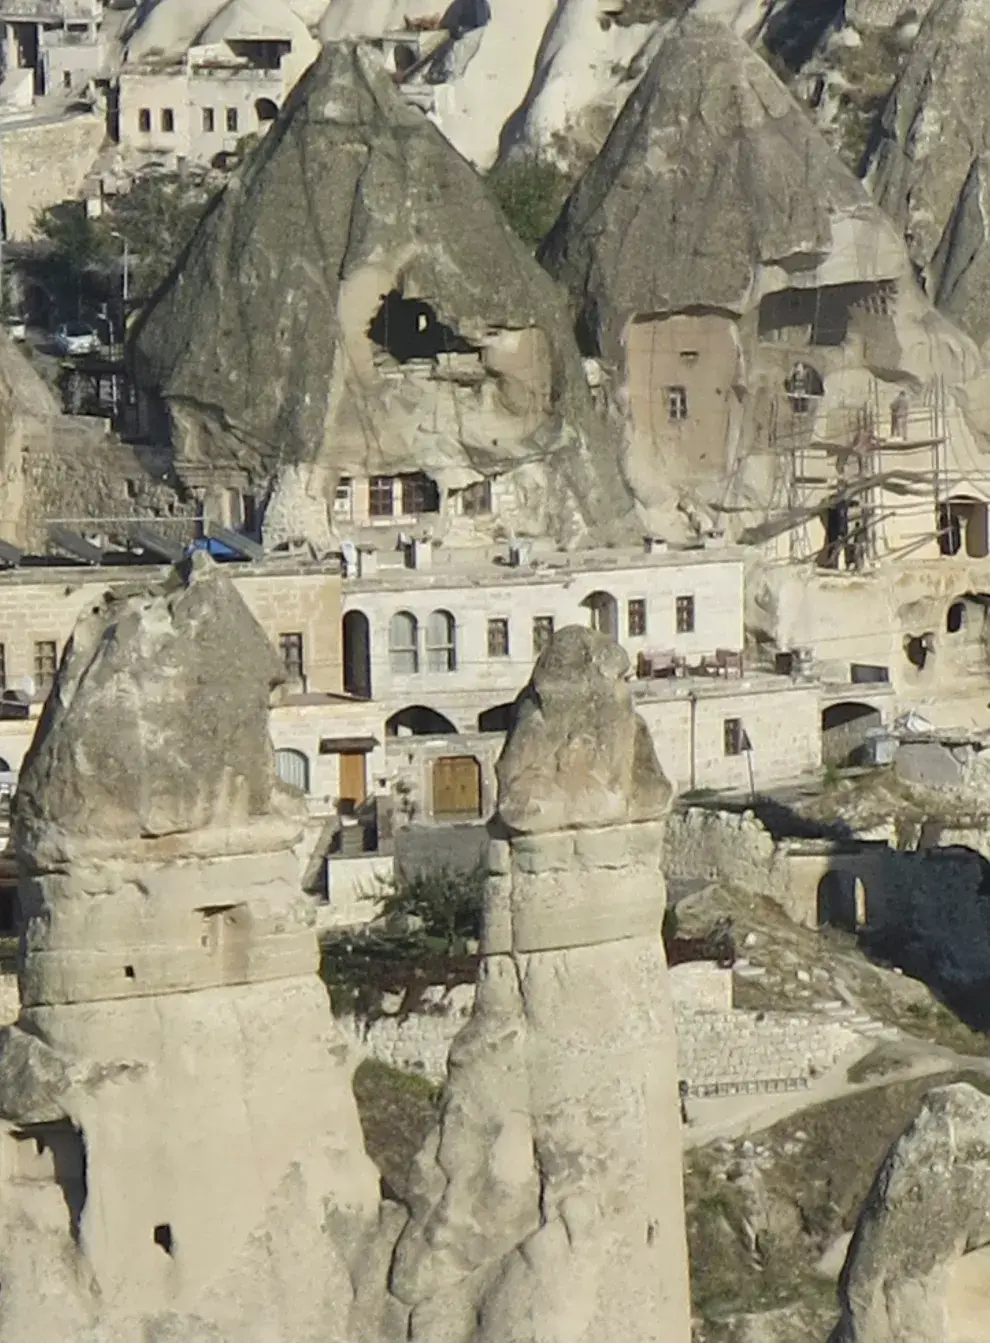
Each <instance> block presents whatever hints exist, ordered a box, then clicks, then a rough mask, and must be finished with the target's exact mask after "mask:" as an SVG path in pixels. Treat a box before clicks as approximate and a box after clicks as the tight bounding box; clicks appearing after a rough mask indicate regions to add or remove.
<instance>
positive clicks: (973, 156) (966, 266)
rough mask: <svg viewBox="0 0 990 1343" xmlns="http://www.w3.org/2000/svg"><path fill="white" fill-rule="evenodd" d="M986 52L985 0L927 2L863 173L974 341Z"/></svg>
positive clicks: (982, 332) (984, 169)
mask: <svg viewBox="0 0 990 1343" xmlns="http://www.w3.org/2000/svg"><path fill="white" fill-rule="evenodd" d="M988 60H990V10H988V9H987V6H986V4H985V3H984V0H938V3H936V4H934V5H932V7H931V8H930V10H929V11H928V13H927V15H926V17H925V20H924V22H923V23H922V25H921V28H920V30H919V32H918V35H917V37H916V38H915V41H914V45H913V48H912V50H911V53H910V56H909V58H908V60H907V61H906V63H905V65H904V68H903V70H902V71H901V74H900V76H899V78H898V80H897V83H896V85H895V87H894V91H893V93H892V95H891V97H890V99H889V101H888V103H887V106H886V108H885V110H884V114H883V120H882V125H881V129H880V135H879V138H878V142H877V145H876V148H875V150H874V152H873V154H872V157H871V162H870V167H869V173H868V180H869V181H870V183H871V185H872V187H873V191H874V194H875V195H876V198H877V200H878V201H879V202H880V204H881V205H882V206H883V208H884V209H885V210H886V211H887V212H888V214H890V216H891V218H893V219H894V220H895V221H896V222H897V224H898V225H899V226H900V227H901V228H902V229H903V230H904V235H905V237H906V238H907V241H908V246H909V248H910V252H911V257H912V260H913V261H914V262H915V264H916V265H917V266H918V268H919V270H920V271H921V273H922V275H923V276H924V277H925V282H926V286H927V290H928V293H929V295H930V296H931V297H932V299H933V300H934V301H935V303H936V304H937V305H938V307H939V308H941V309H942V310H943V311H944V312H946V313H947V314H949V315H950V316H951V317H952V318H953V319H954V320H955V321H957V322H959V324H960V325H961V326H962V327H963V328H964V329H965V330H966V331H968V332H969V334H970V335H972V336H973V337H974V339H976V340H977V341H979V342H980V343H982V342H984V341H985V340H986V339H987V336H988V335H990V317H988V315H987V303H986V298H987V294H988V292H990V260H988V253H987V244H988V232H987V226H986V222H985V221H986V217H987V216H986V206H987V173H988V166H990V157H988V156H990V112H988V110H987V106H986V98H985V92H984V82H985V77H986V73H985V72H986V68H987V62H988Z"/></svg>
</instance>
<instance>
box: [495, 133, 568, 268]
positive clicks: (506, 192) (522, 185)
mask: <svg viewBox="0 0 990 1343" xmlns="http://www.w3.org/2000/svg"><path fill="white" fill-rule="evenodd" d="M487 180H488V185H489V187H490V188H491V191H492V194H493V195H494V197H495V199H496V200H497V201H498V203H499V205H500V206H501V207H502V213H503V214H504V215H505V217H506V219H507V220H508V221H509V223H510V224H511V225H512V227H513V229H514V230H515V232H516V233H518V235H519V237H520V238H522V240H523V242H524V243H528V244H529V246H530V247H532V248H533V249H534V251H535V250H536V248H537V247H538V246H539V245H540V243H541V242H542V241H543V239H544V238H545V237H546V235H547V234H548V233H549V232H550V230H551V228H552V227H553V225H554V223H555V221H556V219H557V216H558V215H559V214H560V210H561V206H562V205H563V204H564V201H565V200H566V199H567V194H568V192H569V191H570V187H571V183H570V180H569V178H568V177H567V175H566V174H565V173H564V172H562V171H561V169H560V168H558V167H557V166H556V164H554V163H551V162H549V160H547V159H541V158H539V157H538V156H537V155H535V154H527V155H523V156H520V157H519V158H515V159H511V160H510V161H509V162H508V163H504V164H500V165H498V166H497V167H495V168H493V169H492V170H491V172H490V173H489V174H488V179H487Z"/></svg>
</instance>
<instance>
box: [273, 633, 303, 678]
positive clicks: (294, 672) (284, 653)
mask: <svg viewBox="0 0 990 1343" xmlns="http://www.w3.org/2000/svg"><path fill="white" fill-rule="evenodd" d="M278 651H279V653H280V654H281V657H282V665H283V667H284V668H285V673H286V675H287V676H288V678H289V680H290V681H301V680H302V679H303V637H302V635H301V634H280V635H279V636H278Z"/></svg>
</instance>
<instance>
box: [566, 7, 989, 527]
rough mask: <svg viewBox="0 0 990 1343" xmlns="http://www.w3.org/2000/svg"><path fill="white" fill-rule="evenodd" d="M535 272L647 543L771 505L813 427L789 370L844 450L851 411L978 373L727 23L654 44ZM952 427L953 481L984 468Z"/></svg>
mask: <svg viewBox="0 0 990 1343" xmlns="http://www.w3.org/2000/svg"><path fill="white" fill-rule="evenodd" d="M540 260H541V261H542V263H543V264H544V265H545V266H546V267H547V269H548V270H549V271H550V273H551V274H552V275H554V276H555V277H557V278H558V279H560V280H561V281H562V282H563V283H564V284H565V285H566V287H567V289H568V290H569V292H570V294H571V299H572V305H573V310H574V314H575V319H576V322H577V327H578V330H579V331H580V332H581V335H582V339H583V341H584V342H585V344H586V350H585V352H586V353H587V354H589V355H592V354H594V355H598V356H599V357H600V358H601V360H602V361H603V363H604V365H605V369H606V372H607V373H608V375H609V377H610V378H611V381H612V390H613V396H614V399H615V401H616V402H617V404H618V405H619V407H620V408H621V409H622V411H623V412H624V415H625V417H626V435H627V448H626V456H625V474H626V477H627V479H628V480H629V481H630V484H631V486H632V488H633V491H634V493H635V494H636V497H637V500H638V501H639V502H640V504H641V505H642V506H643V507H644V508H645V509H649V510H651V521H652V522H653V525H655V526H656V527H657V528H658V529H659V534H661V535H676V528H677V526H678V523H677V512H678V510H679V511H681V512H683V511H685V510H686V509H692V510H694V511H695V512H697V513H698V514H699V515H700V517H701V518H702V519H704V518H706V517H707V518H708V519H709V525H713V524H714V523H716V522H717V523H718V525H720V526H724V525H729V526H733V527H736V528H738V529H739V530H740V531H743V530H744V526H743V523H744V520H745V519H748V520H749V522H752V521H753V520H754V519H755V520H761V519H762V518H763V517H765V516H766V515H767V513H768V512H769V511H770V510H771V509H772V508H773V507H774V506H775V505H774V500H775V498H776V500H777V503H776V507H777V508H779V507H780V506H781V505H780V493H779V491H780V488H781V485H780V473H779V470H778V468H779V467H780V466H781V464H782V459H781V457H780V450H779V445H780V443H787V442H791V441H794V437H795V435H797V434H800V433H803V432H807V428H808V423H809V422H808V419H807V417H808V414H809V413H810V412H811V410H812V403H811V402H810V401H806V402H804V403H803V409H800V410H799V409H795V404H796V403H795V401H792V400H791V399H790V398H789V396H788V394H787V393H788V388H789V387H790V386H791V385H792V384H791V383H790V382H789V379H791V377H792V376H793V374H794V372H795V369H796V367H797V364H798V361H801V362H802V364H803V367H804V373H803V374H802V376H805V375H806V374H807V373H808V370H809V368H810V370H812V372H813V375H814V378H815V388H814V397H815V400H814V411H815V413H816V414H817V415H818V417H819V418H818V421H817V427H818V432H819V433H820V434H821V433H824V434H826V435H839V436H840V437H841V438H843V439H844V438H845V436H846V435H847V433H848V424H847V422H848V420H849V417H850V414H851V413H852V412H851V410H850V408H851V407H857V406H867V405H869V404H871V403H872V402H873V401H874V399H877V400H879V402H880V405H881V406H883V407H884V409H885V410H886V403H887V401H889V400H892V399H893V398H894V397H895V396H896V394H897V392H898V390H899V388H900V387H904V386H906V387H907V388H908V389H909V390H910V392H911V394H912V395H914V396H916V397H917V398H918V399H919V400H920V399H921V398H922V397H923V396H924V395H925V394H926V392H925V388H926V387H927V386H928V384H929V383H931V382H932V381H933V380H934V379H936V378H940V379H944V380H945V382H946V384H947V385H948V386H949V388H950V389H952V388H954V387H956V386H958V384H960V383H962V382H964V381H965V380H966V379H972V378H975V377H977V376H978V375H979V373H980V371H981V364H980V359H979V356H978V352H977V350H976V349H975V347H974V346H973V345H972V343H971V342H970V341H969V340H968V339H966V338H965V337H964V336H963V335H962V334H961V333H960V332H958V331H957V330H956V329H955V328H953V327H952V326H951V324H950V323H949V322H947V321H945V320H944V319H940V318H939V316H938V315H937V314H936V313H935V312H934V311H933V310H932V308H931V306H930V304H929V303H928V302H927V301H926V299H925V298H924V295H923V294H921V292H920V291H919V289H918V286H917V284H916V281H915V279H914V276H913V273H912V270H911V266H910V262H909V259H908V257H907V254H906V250H905V247H904V243H903V240H902V239H901V237H900V236H899V234H898V233H897V230H896V229H895V228H894V226H893V225H892V223H891V221H890V220H889V219H888V218H887V216H886V215H885V214H884V213H883V211H882V210H880V209H879V207H878V206H877V205H876V204H875V202H873V201H872V200H871V198H870V197H869V195H868V194H867V192H866V191H865V189H864V187H863V185H862V184H861V183H860V182H858V181H857V180H856V179H855V178H854V177H853V175H852V174H851V173H850V172H849V171H848V170H847V169H846V168H845V167H844V166H843V165H842V164H841V163H840V161H839V160H838V159H837V158H836V156H835V155H834V154H833V152H832V151H831V149H830V148H829V146H828V145H827V144H826V142H825V140H824V139H823V138H822V136H821V135H820V134H819V133H818V131H817V130H816V129H815V128H814V126H813V125H812V123H811V121H810V120H809V118H808V117H807V116H806V115H805V113H804V112H803V111H802V110H801V109H800V108H799V107H798V105H797V104H796V103H795V101H794V99H793V98H792V97H791V95H790V94H789V93H788V91H787V90H786V89H785V88H784V86H783V85H782V84H781V83H780V81H779V80H778V79H777V77H776V76H775V75H774V74H773V72H772V71H771V70H770V68H769V67H768V66H767V65H766V63H765V62H764V61H763V60H762V59H761V58H760V57H758V56H757V55H755V54H754V53H753V52H752V51H751V50H750V49H749V48H748V47H747V45H746V44H745V42H744V41H743V40H742V39H741V38H739V37H737V36H736V35H734V34H733V33H732V32H731V31H730V30H729V29H728V28H727V27H725V26H724V25H722V24H718V23H712V22H706V21H703V20H700V19H696V18H687V19H684V20H682V21H681V22H679V23H678V24H675V25H672V26H670V27H669V28H668V29H667V30H666V31H665V32H664V34H663V37H662V40H661V42H660V45H659V49H658V51H657V54H656V56H655V58H654V60H653V63H652V65H651V66H650V68H649V70H648V71H647V73H646V74H645V75H644V76H643V79H642V80H641V82H640V84H639V86H638V87H637V89H636V90H635V92H634V93H633V94H632V95H631V96H630V98H629V100H628V101H627V103H626V105H625V107H624V108H623V110H622V112H621V114H620V115H619V118H618V120H617V121H616V124H615V126H614V128H613V130H612V133H611V134H610V136H609V138H608V140H607V142H606V144H605V146H604V148H603V149H602V151H601V153H600V154H599V156H598V157H597V159H596V160H595V162H594V163H593V164H592V165H591V167H590V168H589V169H588V171H587V172H586V173H585V175H584V176H583V177H582V179H581V181H580V182H579V183H578V186H577V187H576V189H575V190H574V192H573V193H572V195H571V197H570V199H569V200H568V202H567V204H566V205H565V207H564V210H563V212H562V214H561V216H560V218H559V219H558V221H557V223H556V225H555V226H554V228H553V230H552V231H551V233H550V235H549V237H548V238H547V240H546V242H545V243H544V245H543V247H542V249H541V252H540ZM819 379H820V384H819V381H818V380H819ZM873 379H877V381H878V383H879V387H878V388H877V387H874V385H873ZM679 387H681V388H683V390H684V398H685V399H684V402H683V404H680V403H679V404H668V397H669V395H670V394H671V388H673V389H674V391H675V392H676V390H677V388H679ZM798 405H800V403H798ZM966 413H967V412H966V411H965V410H963V411H961V412H957V411H956V410H955V409H953V411H952V414H953V417H954V425H953V433H954V439H953V444H952V447H951V450H950V451H951V453H953V454H958V462H959V467H958V469H959V470H960V474H964V473H965V470H967V469H968V467H969V465H970V463H971V461H974V460H975V459H976V458H977V457H978V455H979V454H980V453H981V452H982V440H980V441H978V440H977V433H976V431H975V430H974V429H973V428H972V427H971V426H969V425H967V423H966V422H965V415H966ZM799 414H803V415H804V416H805V420H804V421H801V420H800V419H799V418H798V417H799ZM833 415H834V422H833V420H831V419H827V418H823V417H829V416H833ZM778 440H779V441H778ZM726 519H728V524H726ZM680 525H681V526H682V527H683V525H684V524H683V520H682V521H681V524H680ZM694 525H699V524H694Z"/></svg>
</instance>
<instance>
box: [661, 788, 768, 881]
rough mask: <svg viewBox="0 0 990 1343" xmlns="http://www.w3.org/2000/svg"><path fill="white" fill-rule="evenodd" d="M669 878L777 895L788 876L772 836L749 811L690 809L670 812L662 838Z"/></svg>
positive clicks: (665, 865) (665, 869)
mask: <svg viewBox="0 0 990 1343" xmlns="http://www.w3.org/2000/svg"><path fill="white" fill-rule="evenodd" d="M663 865H664V871H665V872H666V874H667V879H668V880H676V879H693V880H702V881H715V880H718V881H721V882H722V883H724V884H725V885H727V886H739V887H741V888H743V889H745V890H755V891H759V892H760V893H761V894H763V895H769V896H772V897H773V898H774V899H781V898H782V897H783V896H784V895H785V894H786V891H787V883H788V874H787V868H786V865H785V864H784V863H783V862H782V861H781V859H780V857H779V855H778V852H777V845H776V844H775V842H774V840H773V837H772V835H771V834H770V833H769V831H768V830H766V829H765V828H764V827H763V826H762V825H761V824H760V822H759V821H758V820H757V819H756V817H755V816H754V815H753V813H752V812H749V811H747V812H742V813H738V814H737V813H734V812H725V811H709V810H707V809H705V808H702V807H690V808H689V809H688V810H687V811H683V812H671V814H670V815H669V816H668V818H667V828H666V839H665V842H664V864H663Z"/></svg>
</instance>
